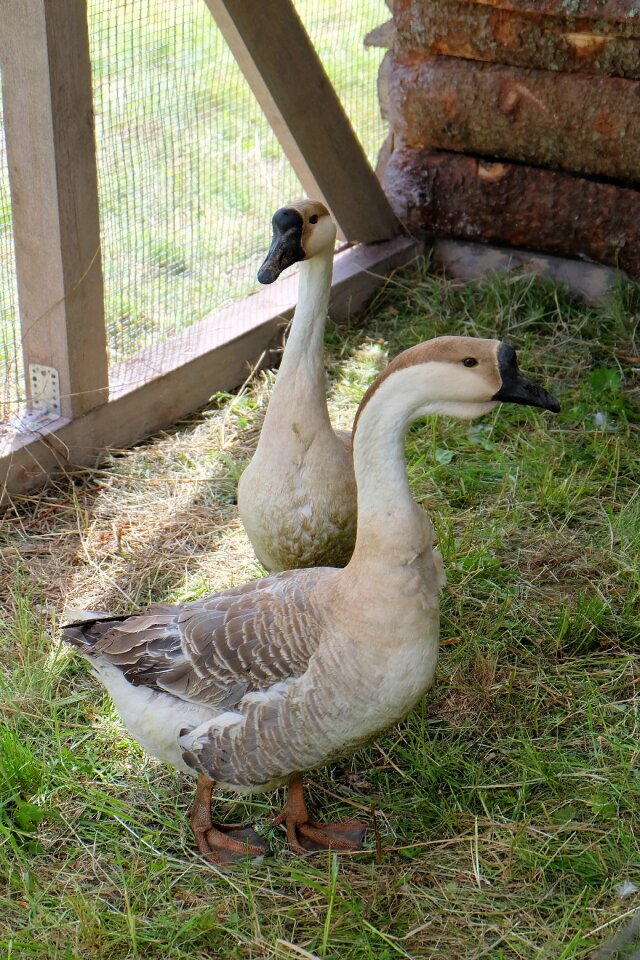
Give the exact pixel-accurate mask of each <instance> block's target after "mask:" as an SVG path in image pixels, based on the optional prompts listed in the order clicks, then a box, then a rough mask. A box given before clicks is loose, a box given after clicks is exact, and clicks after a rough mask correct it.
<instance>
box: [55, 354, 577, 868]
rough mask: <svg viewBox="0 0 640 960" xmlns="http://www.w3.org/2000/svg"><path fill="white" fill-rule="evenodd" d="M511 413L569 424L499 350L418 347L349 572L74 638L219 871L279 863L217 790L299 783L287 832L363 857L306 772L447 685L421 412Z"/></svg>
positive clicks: (377, 428)
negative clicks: (187, 807) (192, 798)
mask: <svg viewBox="0 0 640 960" xmlns="http://www.w3.org/2000/svg"><path fill="white" fill-rule="evenodd" d="M499 401H512V402H514V403H524V404H529V405H531V406H537V407H543V408H546V409H548V410H553V411H557V410H559V406H558V403H557V401H556V400H555V399H554V398H553V397H552V396H550V395H549V394H548V393H547V392H546V391H545V390H543V389H542V388H541V387H539V386H537V385H536V384H534V383H532V382H531V381H529V380H527V378H526V377H524V376H523V375H522V374H521V373H520V371H519V369H518V366H517V363H516V355H515V351H514V350H513V349H512V348H511V347H509V346H508V345H507V344H505V343H501V342H500V341H498V340H480V339H472V338H469V337H440V338H438V339H436V340H430V341H427V342H426V343H421V344H419V345H418V346H415V347H412V348H411V349H410V350H406V351H405V352H404V353H402V354H400V355H399V356H398V357H396V359H395V360H394V361H393V362H392V363H390V364H389V366H388V367H387V369H386V370H385V371H384V372H383V373H382V374H381V375H380V376H379V377H378V378H377V380H375V381H374V383H373V384H372V385H371V387H370V388H369V390H368V391H367V393H366V394H365V397H364V399H363V401H362V403H361V404H360V407H359V410H358V414H357V416H356V421H355V424H354V463H355V471H356V478H357V482H358V518H359V519H358V536H357V541H356V547H355V551H354V553H353V557H352V559H351V561H350V562H349V564H348V565H347V566H346V567H345V568H344V569H332V568H328V567H319V568H315V569H307V570H291V571H287V572H284V573H277V574H273V575H271V576H269V577H265V578H264V579H262V580H256V581H254V582H252V583H246V584H243V585H242V586H239V587H235V588H234V589H232V590H226V591H225V592H224V593H220V594H217V595H215V596H212V597H207V598H205V599H201V600H196V601H194V602H191V603H185V604H182V605H178V606H163V605H158V606H154V607H152V608H151V609H149V611H148V612H146V613H144V614H142V615H140V616H132V617H118V618H111V619H108V620H96V619H94V620H89V621H87V622H84V623H79V624H74V625H71V626H68V627H66V628H65V630H64V638H65V640H67V641H68V642H69V643H71V644H74V645H75V646H77V647H79V648H80V652H81V653H82V654H83V655H84V656H85V657H87V659H88V660H89V661H90V662H91V663H92V665H93V666H94V667H95V670H96V672H97V674H98V676H99V678H100V679H101V680H102V682H103V683H104V684H105V686H106V687H107V689H108V690H109V692H110V694H111V696H112V698H113V700H114V703H115V705H116V707H117V709H118V711H119V713H120V715H121V717H122V720H123V722H124V723H125V725H126V726H127V727H128V729H129V730H130V732H131V733H132V735H133V736H134V737H135V738H136V739H137V740H138V741H139V743H140V744H141V745H142V747H143V748H144V749H145V750H147V751H148V752H149V753H150V754H152V755H153V756H155V757H158V758H159V759H161V760H163V761H166V762H168V763H171V764H173V765H174V766H176V767H178V768H179V769H180V770H184V771H186V772H188V773H190V774H192V775H194V776H195V775H197V777H198V788H197V794H196V803H195V806H194V808H193V811H192V814H191V824H192V827H193V830H194V832H195V835H196V839H197V843H198V849H199V850H200V852H201V853H202V854H204V855H205V856H206V857H208V858H210V859H211V860H212V861H214V862H216V863H224V862H229V861H230V860H233V859H237V858H239V857H243V856H246V855H247V854H249V855H250V856H257V855H259V854H260V853H264V852H265V850H266V847H265V845H264V843H263V842H262V841H261V839H260V838H259V836H258V835H257V834H256V833H255V832H253V831H251V830H250V829H247V828H238V829H228V828H226V829H225V828H222V827H215V826H214V825H213V823H212V819H211V811H210V804H211V791H212V788H213V787H214V786H218V787H220V788H221V789H223V790H232V791H236V792H238V793H241V794H242V793H252V792H257V791H263V790H268V789H270V788H271V787H273V786H275V785H277V784H289V794H288V798H287V804H286V806H285V809H284V811H283V813H282V814H281V816H280V817H279V818H278V821H277V822H280V823H284V824H285V825H286V829H287V836H288V839H289V842H290V844H291V846H292V847H293V849H294V850H296V851H301V850H304V849H316V848H318V847H322V846H324V847H328V846H332V847H335V848H336V849H346V850H352V849H356V848H357V847H358V846H359V844H360V842H361V839H362V830H363V828H362V825H361V824H357V823H348V824H319V823H311V822H310V821H309V817H308V814H307V810H306V807H305V803H304V798H303V795H302V775H303V773H304V772H305V771H307V770H310V769H313V768H316V767H320V766H323V765H325V764H327V763H329V762H331V761H333V760H336V759H338V758H340V757H344V756H345V755H347V754H349V753H351V752H352V751H353V750H355V749H356V748H357V747H359V746H360V745H362V744H364V743H366V742H367V741H369V740H371V739H372V738H373V737H375V736H376V734H378V733H381V732H382V731H384V730H386V729H387V728H388V727H390V726H392V725H393V724H395V723H397V722H398V721H399V720H401V719H402V718H403V717H405V716H406V715H407V713H409V711H410V710H411V709H412V708H413V707H414V706H415V704H416V703H417V702H418V701H419V700H420V698H421V697H422V696H423V694H424V692H425V691H426V690H427V689H428V687H429V686H430V685H431V682H432V678H433V673H434V670H435V666H436V661H437V658H438V623H439V616H438V593H439V590H440V589H441V587H442V585H443V583H444V577H443V573H442V567H441V561H440V557H439V554H438V552H437V551H434V549H433V531H432V527H431V523H430V521H429V519H428V517H427V515H426V514H425V513H424V511H423V510H421V509H420V508H419V507H418V506H417V504H416V503H415V502H414V501H413V499H412V497H411V492H410V489H409V483H408V480H407V473H406V466H405V461H404V450H403V443H404V435H405V432H406V430H407V427H408V425H409V424H410V423H411V422H412V421H413V420H415V419H416V418H417V417H419V416H423V415H425V414H445V415H449V416H453V417H462V418H472V417H477V416H480V415H481V414H484V413H487V412H489V411H490V410H493V408H494V407H495V406H496V405H497V404H498V402H499Z"/></svg>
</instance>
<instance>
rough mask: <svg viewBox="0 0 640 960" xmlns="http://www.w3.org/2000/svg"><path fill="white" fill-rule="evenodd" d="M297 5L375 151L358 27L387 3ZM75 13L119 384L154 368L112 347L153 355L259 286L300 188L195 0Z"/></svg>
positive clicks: (3, 287)
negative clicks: (279, 211)
mask: <svg viewBox="0 0 640 960" xmlns="http://www.w3.org/2000/svg"><path fill="white" fill-rule="evenodd" d="M295 7H296V10H297V12H298V14H299V16H300V17H301V19H302V21H303V23H304V24H305V26H306V28H307V31H308V33H309V34H310V36H311V39H312V41H313V42H314V44H315V45H316V48H317V49H318V52H319V54H320V57H321V59H322V61H323V63H324V65H325V68H326V69H327V72H328V74H329V76H330V78H331V80H332V81H333V83H334V86H335V88H336V91H337V93H338V95H339V96H340V98H341V99H342V101H343V104H344V106H345V109H346V111H347V113H348V115H349V117H350V119H351V122H352V124H353V127H354V129H355V131H356V133H357V134H358V135H359V137H360V139H361V141H362V143H363V145H364V147H365V149H366V152H367V154H368V155H369V158H370V159H371V161H372V162H373V163H375V160H376V155H377V151H378V149H379V147H380V145H381V143H382V140H383V139H384V134H385V129H384V125H383V122H382V120H381V119H380V116H379V108H378V103H377V93H376V76H377V70H378V66H379V62H380V57H381V52H380V51H379V50H375V49H366V48H365V47H364V45H363V38H364V36H365V34H366V33H367V32H368V31H369V30H370V29H372V28H373V27H374V26H376V25H378V24H379V23H381V22H382V21H383V20H385V19H387V18H388V15H389V13H388V9H387V7H386V5H385V2H384V0H350V2H349V3H343V2H342V0H295ZM88 15H89V32H90V53H91V66H92V80H93V97H94V112H95V123H96V147H97V163H98V181H99V205H100V229H101V253H102V268H103V272H104V281H105V284H104V285H105V316H106V324H107V337H108V349H109V361H110V366H111V370H112V371H114V369H116V367H115V365H116V364H117V365H118V368H117V369H118V371H119V372H118V387H119V388H120V389H122V388H123V387H126V386H130V385H132V383H133V382H134V380H135V379H140V378H144V377H146V376H148V375H149V374H150V373H152V372H153V371H151V370H147V369H145V368H144V365H142V366H140V365H129V366H127V367H126V372H125V374H124V375H123V372H122V371H123V367H122V365H121V364H120V361H123V360H125V359H128V358H131V357H132V356H134V355H136V354H139V353H140V351H148V349H149V348H154V350H155V355H156V357H157V356H158V353H157V348H158V345H162V344H163V343H165V342H166V341H167V340H168V338H170V337H171V335H172V334H174V333H178V332H181V331H188V329H189V328H190V327H191V325H193V324H194V323H195V322H196V321H198V320H199V319H201V318H202V317H204V316H205V315H207V314H208V313H210V312H211V311H214V310H215V309H216V308H218V307H221V306H225V305H227V304H229V303H231V302H233V301H234V300H237V299H238V298H240V297H242V296H244V295H246V294H247V293H249V292H251V291H252V290H254V289H256V288H257V287H258V284H257V281H256V279H255V277H256V272H257V268H258V266H259V264H260V262H261V260H262V258H263V257H264V254H265V252H266V249H267V246H268V243H269V239H270V218H271V215H272V213H273V211H274V210H275V209H276V208H277V207H278V206H280V205H282V204H283V203H286V202H287V201H288V200H292V199H295V198H297V197H299V196H300V195H301V193H302V188H301V186H300V183H299V182H298V179H297V177H296V175H295V173H294V172H293V170H292V168H291V167H290V165H289V163H288V161H287V159H286V157H285V156H284V153H283V151H282V149H281V147H280V145H279V143H278V141H277V139H276V137H275V135H274V133H273V131H272V130H271V128H270V126H269V123H268V121H267V120H266V118H265V117H264V115H263V114H262V112H261V110H260V108H259V106H258V104H257V102H256V101H255V99H254V96H253V94H252V92H251V90H250V88H249V87H248V85H247V83H246V81H245V80H244V77H243V76H242V73H241V71H240V68H239V67H238V65H237V64H236V62H235V60H234V58H233V56H232V54H231V52H230V51H229V49H228V47H227V46H226V43H225V41H224V39H223V37H222V35H221V34H220V32H219V31H218V29H217V27H216V25H215V21H214V20H213V17H212V16H211V14H210V12H209V10H208V8H207V6H206V4H205V3H204V0H111V2H110V3H108V4H105V3H103V2H102V0H88ZM3 146H4V141H3V140H2V143H1V144H0V265H1V266H2V276H1V278H0V377H2V394H1V395H0V402H1V401H2V400H4V398H5V396H6V402H7V403H12V404H14V405H15V403H16V401H17V400H18V399H20V398H21V394H22V386H21V384H22V371H21V358H20V349H19V336H20V335H19V327H18V316H17V308H16V291H15V269H14V264H13V247H12V238H11V214H10V206H9V202H8V185H7V182H6V181H7V177H6V162H5V158H4V154H3V153H2V148H3ZM247 309H248V310H250V309H251V307H250V304H249V305H248V306H247ZM226 322H230V321H226ZM221 332H222V333H227V332H228V333H229V334H231V333H232V330H228V331H221ZM114 382H115V378H114V379H113V380H112V383H114ZM4 415H6V411H5V410H4V408H0V419H1V418H2V416H4Z"/></svg>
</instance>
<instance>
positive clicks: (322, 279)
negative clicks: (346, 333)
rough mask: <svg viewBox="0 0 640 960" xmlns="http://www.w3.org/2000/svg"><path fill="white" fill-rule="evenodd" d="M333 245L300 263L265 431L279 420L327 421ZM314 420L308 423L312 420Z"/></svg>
mask: <svg viewBox="0 0 640 960" xmlns="http://www.w3.org/2000/svg"><path fill="white" fill-rule="evenodd" d="M332 273H333V248H332V247H331V246H328V247H326V248H325V249H324V250H321V251H320V252H319V253H317V254H316V255H315V256H314V257H312V258H311V259H310V260H303V261H302V262H301V264H300V279H299V283H298V303H297V305H296V309H295V313H294V315H293V320H292V321H291V329H290V331H289V336H288V338H287V343H286V346H285V349H284V354H283V356H282V362H281V364H280V369H279V371H278V376H277V378H276V382H275V385H274V388H273V392H272V394H271V399H270V401H269V409H268V411H267V415H266V417H265V422H264V427H263V433H264V430H265V429H267V430H269V427H270V423H269V421H270V420H271V421H273V423H274V425H275V423H276V422H277V423H278V424H279V425H281V424H282V419H283V418H284V419H286V420H291V419H292V418H296V419H300V413H301V411H302V410H304V419H305V421H306V422H307V423H308V424H309V427H310V428H313V429H317V428H318V426H319V425H322V424H324V425H326V426H329V425H330V421H329V412H328V410H327V396H326V378H325V372H324V328H325V322H326V318H327V308H328V306H329V295H330V293H331V277H332ZM312 421H313V422H312Z"/></svg>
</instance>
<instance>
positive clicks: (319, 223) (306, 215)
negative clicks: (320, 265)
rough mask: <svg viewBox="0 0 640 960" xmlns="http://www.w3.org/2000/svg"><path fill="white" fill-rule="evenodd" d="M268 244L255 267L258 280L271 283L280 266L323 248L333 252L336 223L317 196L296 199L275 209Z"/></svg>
mask: <svg viewBox="0 0 640 960" xmlns="http://www.w3.org/2000/svg"><path fill="white" fill-rule="evenodd" d="M271 225H272V227H273V236H272V240H271V247H270V248H269V252H268V254H267V256H266V257H265V260H264V262H263V264H262V266H261V267H260V269H259V271H258V280H259V281H260V283H265V284H266V283H273V282H274V280H277V279H278V277H279V276H280V274H281V273H282V271H283V270H285V269H286V268H287V267H290V266H291V265H292V264H293V263H299V262H300V261H301V260H310V259H311V258H312V257H315V256H316V255H317V254H318V253H320V252H322V251H325V250H326V251H327V252H328V253H329V254H330V255H333V248H334V246H335V242H336V225H335V223H334V222H333V220H332V219H331V216H330V214H329V211H328V210H327V208H326V207H325V206H324V205H323V204H322V203H320V202H319V201H318V200H298V201H297V202H296V203H290V204H288V206H286V207H280V209H279V210H276V212H275V213H274V215H273V217H272V219H271Z"/></svg>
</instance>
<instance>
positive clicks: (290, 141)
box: [205, 0, 402, 243]
mask: <svg viewBox="0 0 640 960" xmlns="http://www.w3.org/2000/svg"><path fill="white" fill-rule="evenodd" d="M205 2H206V4H207V6H208V7H209V9H210V10H211V13H212V14H213V16H214V17H215V20H216V23H217V24H218V27H219V28H220V31H221V32H222V35H223V36H224V38H225V40H226V41H227V44H228V45H229V47H230V49H231V51H232V53H233V55H234V56H235V58H236V60H237V62H238V65H239V66H240V68H241V70H242V71H243V73H244V75H245V77H246V79H247V82H248V83H249V86H250V87H251V89H252V90H253V93H254V94H255V97H256V99H257V101H258V103H259V104H260V106H261V107H262V110H263V111H264V113H265V115H266V117H267V119H268V120H269V123H270V124H271V126H272V127H273V130H274V132H275V134H276V136H277V137H278V139H279V141H280V143H281V145H282V148H283V150H284V152H285V153H286V155H287V158H288V160H289V162H290V163H291V166H292V167H293V169H294V170H295V172H296V174H297V176H298V179H299V180H300V182H301V183H302V186H303V187H304V189H305V190H306V192H307V194H308V195H309V196H310V197H318V198H323V199H324V201H325V203H326V205H327V206H328V207H329V209H330V210H331V212H332V214H333V216H334V218H335V220H336V222H337V223H338V226H339V228H340V230H341V232H342V235H343V236H344V237H345V238H346V239H347V240H355V241H359V242H361V243H375V242H377V241H379V240H388V239H389V238H390V237H395V236H397V235H398V234H399V233H401V232H402V226H401V225H400V222H399V220H398V219H397V217H396V215H395V214H394V212H393V210H392V209H391V207H390V205H389V202H388V200H387V198H386V196H385V194H384V191H383V190H382V187H381V186H380V183H379V182H378V179H377V177H376V175H375V173H374V172H373V170H372V169H371V166H370V164H369V161H368V160H367V157H366V155H365V153H364V150H363V149H362V146H361V145H360V143H359V141H358V139H357V138H356V136H355V134H354V132H353V129H352V127H351V124H350V123H349V119H348V117H347V115H346V114H345V112H344V110H343V108H342V104H341V103H340V100H339V99H338V97H337V95H336V92H335V90H334V89H333V87H332V86H331V82H330V80H329V78H328V77H327V74H326V72H325V70H324V67H323V66H322V63H321V62H320V59H319V58H318V55H317V53H316V51H315V49H314V47H313V44H312V43H311V41H310V40H309V37H308V36H307V33H306V31H305V29H304V27H303V25H302V23H301V21H300V18H299V17H298V14H297V13H296V10H295V8H294V6H293V4H292V3H291V0H268V2H264V0H205ZM363 40H364V38H363Z"/></svg>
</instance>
